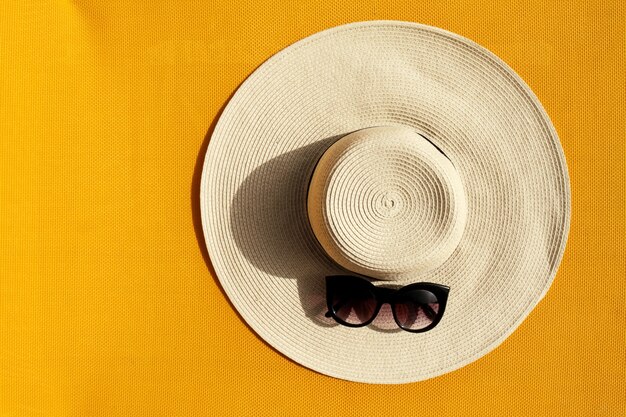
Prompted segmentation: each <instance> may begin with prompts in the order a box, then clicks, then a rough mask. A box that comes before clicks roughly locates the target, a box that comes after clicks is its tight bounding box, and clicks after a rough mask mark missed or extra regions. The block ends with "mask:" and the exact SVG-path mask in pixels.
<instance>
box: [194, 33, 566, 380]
mask: <svg viewBox="0 0 626 417" xmlns="http://www.w3.org/2000/svg"><path fill="white" fill-rule="evenodd" d="M380 125H403V126H410V127H412V128H414V129H415V130H417V131H418V132H421V133H423V134H424V135H426V136H427V137H429V138H430V139H431V140H432V141H433V142H434V143H435V144H436V145H437V146H438V147H440V148H441V149H442V150H443V151H444V152H445V153H446V155H448V157H449V158H450V159H451V160H452V162H453V163H454V165H455V167H457V169H458V170H459V173H460V176H461V178H462V181H463V186H464V190H465V192H466V199H467V211H468V214H467V222H466V226H465V230H464V233H463V237H462V238H461V242H460V244H459V246H458V247H457V249H456V250H455V252H454V253H453V254H452V256H451V257H450V258H449V259H448V260H447V261H446V262H445V263H444V264H443V265H442V266H440V267H439V268H437V269H436V270H434V271H432V272H430V273H428V274H427V275H425V276H420V277H416V278H415V280H414V281H429V282H437V283H441V284H444V285H447V286H449V287H450V288H451V289H450V297H449V300H448V306H447V310H446V315H445V317H444V318H443V320H442V321H441V323H440V324H439V325H438V326H437V327H436V328H435V329H433V330H431V331H429V332H427V333H423V334H412V333H408V332H403V331H400V330H390V329H381V328H379V327H377V325H376V321H374V323H373V324H372V325H370V326H368V327H364V328H358V329H354V328H348V327H344V326H340V325H337V323H335V322H333V321H332V320H331V319H328V318H326V317H325V316H324V313H325V312H326V305H325V287H324V277H325V276H326V275H331V274H338V273H345V271H344V270H342V269H341V268H340V267H339V266H337V265H336V264H334V263H333V262H332V261H331V260H330V259H329V258H328V257H327V256H326V255H325V254H324V252H323V251H322V249H321V248H320V246H319V244H318V243H317V241H316V240H315V237H314V235H313V233H312V231H311V228H310V226H309V224H308V219H307V207H306V201H307V189H308V187H307V186H308V182H309V179H310V176H311V173H312V171H313V169H314V167H315V164H316V162H317V160H318V159H319V157H320V156H321V155H322V153H323V152H324V151H325V150H326V149H327V148H328V147H329V146H330V145H331V144H332V143H333V142H334V141H335V140H336V139H337V138H339V137H341V136H343V135H345V134H347V133H350V132H352V131H355V130H358V129H362V128H366V127H371V126H380ZM200 204H201V216H202V224H203V231H204V236H205V240H206V245H207V249H208V252H209V256H210V257H211V261H212V263H213V266H214V269H215V272H216V274H217V278H218V279H219V281H220V283H221V284H222V286H223V288H224V291H225V292H226V294H227V295H228V297H229V298H230V300H231V302H232V303H233V305H234V306H235V308H236V309H237V310H238V311H239V313H240V314H241V316H242V317H243V318H244V319H245V320H246V322H247V323H248V324H249V325H250V326H251V327H252V328H253V329H254V330H255V331H256V332H257V333H258V335H259V336H260V337H262V338H263V339H264V340H266V341H267V342H268V343H269V344H270V345H272V346H273V347H275V348H276V349H277V350H279V351H280V352H282V353H283V354H285V355H286V356H288V357H290V358H292V359H293V360H294V361H296V362H298V363H300V364H302V365H304V366H306V367H308V368H311V369H313V370H316V371H318V372H321V373H324V374H327V375H331V376H334V377H338V378H342V379H347V380H352V381H360V382H368V383H403V382H412V381H419V380H423V379H427V378H430V377H434V376H437V375H441V374H443V373H446V372H449V371H451V370H454V369H457V368H459V367H461V366H463V365H465V364H468V363H470V362H472V361H474V360H476V359H478V358H479V357H481V356H483V355H484V354H486V353H488V352H489V351H491V350H492V349H493V348H495V347H496V346H497V345H498V344H500V343H501V342H502V341H503V340H504V339H505V338H506V337H508V335H510V334H511V333H512V332H513V331H514V330H515V329H516V328H517V326H518V325H519V324H520V323H521V322H522V321H523V320H524V318H525V317H526V316H527V315H528V314H529V313H530V312H531V310H532V309H533V308H534V307H535V305H536V304H537V303H538V302H539V301H540V300H541V298H542V297H543V296H544V295H545V293H546V291H547V290H548V288H549V287H550V284H551V283H552V280H553V278H554V276H555V274H556V271H557V268H558V265H559V263H560V261H561V258H562V255H563V252H564V248H565V243H566V239H567V234H568V230H569V219H570V205H571V203H570V188H569V178H568V173H567V166H566V163H565V158H564V155H563V151H562V149H561V146H560V143H559V140H558V137H557V134H556V132H555V130H554V127H553V126H552V124H551V122H550V120H549V118H548V116H547V115H546V113H545V111H544V110H543V108H542V106H541V104H540V103H539V101H538V100H537V98H536V97H535V95H534V94H533V93H532V92H531V91H530V89H529V88H528V86H526V84H525V83H524V82H523V81H522V80H521V79H520V78H519V76H517V75H516V74H515V72H514V71H513V70H512V69H511V68H509V67H508V66H507V65H506V64H505V63H503V62H502V61H501V60H500V59H498V58H497V57H496V56H495V55H493V54H492V53H490V52H489V51H487V50H486V49H484V48H482V47H480V46H479V45H477V44H475V43H474V42H472V41H469V40H468V39H465V38H463V37H461V36H458V35H455V34H452V33H450V32H447V31H444V30H441V29H437V28H433V27H429V26H425V25H420V24H415V23H408V22H397V21H371V22H360V23H353V24H349V25H344V26H339V27H336V28H332V29H329V30H326V31H323V32H320V33H317V34H315V35H313V36H310V37H308V38H306V39H303V40H301V41H299V42H297V43H295V44H293V45H291V46H289V47H288V48H286V49H284V50H282V51H281V52H279V53H278V54H276V55H274V56H273V57H272V58H270V59H269V60H268V61H266V62H265V63H264V64H263V65H261V66H260V67H259V68H258V69H257V70H256V71H255V72H254V73H253V74H252V75H251V76H250V77H249V78H248V79H247V80H246V81H245V82H244V83H243V84H242V85H241V87H240V88H239V89H238V90H237V92H236V93H235V95H234V96H233V97H232V99H231V100H230V102H229V103H228V105H227V106H226V108H225V109H224V111H223V113H222V115H221V117H220V119H219V121H218V123H217V125H216V127H215V130H214V132H213V134H212V136H211V140H210V142H209V145H208V148H207V153H206V158H205V161H204V167H203V172H202V179H201V190H200Z"/></svg>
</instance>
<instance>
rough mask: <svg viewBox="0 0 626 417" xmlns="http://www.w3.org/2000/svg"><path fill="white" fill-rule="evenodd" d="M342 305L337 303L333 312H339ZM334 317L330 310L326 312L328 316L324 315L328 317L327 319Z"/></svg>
mask: <svg viewBox="0 0 626 417" xmlns="http://www.w3.org/2000/svg"><path fill="white" fill-rule="evenodd" d="M342 305H343V303H337V304H335V305H333V310H335V311H337V310H338V309H340V308H341V306H342ZM332 315H333V313H332V311H330V310H328V311H327V312H326V314H324V316H326V317H332Z"/></svg>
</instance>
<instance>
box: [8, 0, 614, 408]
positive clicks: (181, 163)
mask: <svg viewBox="0 0 626 417" xmlns="http://www.w3.org/2000/svg"><path fill="white" fill-rule="evenodd" d="M142 3H144V4H142ZM370 19H398V20H409V21H416V22H420V23H425V24H430V25H434V26H439V27H442V28H444V29H447V30H450V31H453V32H456V33H459V34H461V35H463V36H466V37H468V38H470V39H472V40H474V41H476V42H478V43H479V44H481V45H483V46H485V47H487V48H488V49H490V50H492V51H493V52H495V53H496V54H497V55H499V56H500V57H501V58H502V59H504V61H506V62H507V63H508V64H509V65H511V66H512V68H513V69H514V70H516V71H517V72H518V73H519V74H520V75H521V76H522V78H523V79H524V80H525V81H526V82H527V83H528V84H529V86H530V87H531V88H532V89H533V90H534V91H535V93H536V94H537V96H538V97H539V99H540V101H541V102H542V104H543V106H544V107H545V109H546V111H547V112H548V114H549V115H550V117H551V119H552V121H553V123H554V125H555V127H556V129H557V131H558V132H559V135H560V138H561V142H562V144H563V148H564V151H565V155H566V157H567V160H568V165H569V171H570V176H571V185H572V199H573V201H572V204H573V205H572V224H571V231H570V237H569V242H568V247H567V249H566V251H565V256H564V259H563V262H562V264H561V268H560V270H559V273H558V274H557V277H556V279H555V281H554V284H553V286H552V288H551V290H550V291H549V292H548V294H547V296H546V298H545V299H544V300H543V301H542V302H541V303H540V304H539V305H538V307H537V308H536V309H535V310H534V311H533V312H532V313H531V315H530V316H529V318H528V319H527V320H526V321H525V322H524V323H523V324H522V325H521V326H520V328H519V329H518V330H517V331H516V332H515V333H514V334H513V335H512V336H511V337H510V338H509V339H507V340H506V341H505V342H504V343H503V344H502V345H501V346H500V347H498V348H497V349H496V350H495V351H493V352H492V353H490V354H488V355H487V356H485V357H483V358H482V359H480V360H478V361H477V362H474V363H472V364H471V365H469V366H467V367H465V368H462V369H461V370H458V371H455V372H453V373H450V374H447V375H444V376H442V377H438V378H435V379H432V380H429V381H426V382H421V383H415V384H408V385H399V386H378V385H364V384H357V383H350V382H346V381H341V380H337V379H332V378H329V377H326V376H323V375H319V374H316V373H314V372H312V371H309V370H307V369H305V368H303V367H301V366H299V365H297V364H295V363H293V362H291V361H290V360H288V359H286V358H284V357H283V356H281V355H280V354H278V353H276V352H275V351H274V350H272V349H271V348H270V347H268V346H267V345H266V344H265V343H264V342H263V341H261V340H260V339H259V338H257V337H256V336H255V335H254V334H253V333H252V332H251V331H250V330H249V329H248V328H247V327H246V325H245V324H244V323H243V322H242V321H241V320H240V318H239V317H238V316H237V314H236V313H235V312H234V310H233V309H232V307H231V306H230V305H229V303H228V301H227V299H226V298H225V297H224V295H223V293H222V292H221V290H220V287H219V285H218V284H217V282H216V280H215V279H214V278H213V277H212V272H211V268H210V266H208V265H209V263H208V256H207V254H206V251H205V249H204V246H203V244H202V243H201V242H202V237H201V227H200V220H199V207H198V193H197V191H198V185H199V175H200V168H201V163H202V160H203V155H204V150H205V148H206V144H207V140H208V139H207V137H208V136H207V134H210V132H211V131H212V128H213V126H214V121H215V120H216V118H217V116H218V114H219V111H220V108H222V107H223V105H224V104H225V103H226V101H227V99H228V97H229V96H230V95H231V94H232V92H233V91H234V90H235V89H236V87H237V86H238V85H239V83H241V82H242V81H243V80H244V79H245V77H246V76H247V75H248V74H250V73H251V72H252V71H253V70H254V68H256V67H257V66H258V65H259V64H260V63H261V62H263V60H265V59H267V58H268V57H269V56H271V55H272V54H273V53H275V52H277V51H278V50H280V49H282V48H283V47H285V46H287V45H289V44H290V43H292V42H294V41H296V40H298V39H300V38H303V37H305V36H307V35H310V34H312V33H315V32H317V31H320V30H322V29H326V28H328V27H331V26H335V25H338V24H342V23H347V22H351V21H357V20H370ZM625 26H626V19H625V7H624V5H623V2H621V1H618V0H610V1H600V0H593V1H578V2H574V1H545V0H533V1H514V2H504V1H502V2H500V1H495V0H493V1H487V2H485V1H478V0H458V1H451V2H438V1H437V2H416V1H404V0H403V1H392V0H375V1H371V0H369V1H368V0H360V1H353V0H348V1H324V2H305V1H273V2H270V1H258V2H248V1H242V0H233V1H228V2H227V1H222V2H219V3H217V2H212V1H196V2H174V1H169V2H165V1H164V2H157V1H150V2H149V1H146V2H138V1H137V2H107V3H105V2H95V1H69V0H66V1H63V0H56V1H35V0H28V1H18V0H15V1H11V0H9V1H2V2H0V138H1V141H0V279H1V286H0V323H1V327H0V330H1V333H0V364H1V368H0V369H1V370H0V378H1V382H0V384H1V385H0V387H1V391H0V394H1V395H0V415H2V416H31V415H33V416H35V415H46V416H48V415H49V416H135V415H149V416H160V415H168V416H196V415H197V416H199V415H217V416H229V415H232V416H245V415H254V416H259V415H277V416H304V415H311V416H333V415H338V416H339V415H341V416H353V415H354V416H365V415H381V414H386V415H485V416H489V415H492V416H502V415H507V416H528V415H533V416H544V415H545V416H554V415H567V416H591V415H594V416H595V415H598V416H620V417H621V416H624V414H625V410H626V333H625V329H626V291H625V290H626V278H625V274H626V271H625V269H626V268H625V256H624V255H625V251H624V249H625V247H624V234H625V230H624V223H625V212H624V203H625V192H624V163H625V155H624V137H625V125H626V124H625V121H626V120H625V116H626V111H625V108H626V92H625V91H626V83H625V74H626V57H625V49H626V48H625V42H626V39H625V33H624V32H625Z"/></svg>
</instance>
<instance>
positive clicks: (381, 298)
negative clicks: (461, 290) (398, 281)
mask: <svg viewBox="0 0 626 417" xmlns="http://www.w3.org/2000/svg"><path fill="white" fill-rule="evenodd" d="M348 280H351V281H352V282H354V283H356V285H362V286H366V287H367V289H368V290H370V291H371V292H372V294H373V295H374V297H375V298H376V304H377V305H376V308H375V309H374V313H373V314H372V317H371V318H370V319H368V320H367V321H365V322H363V323H359V324H353V323H348V322H346V321H344V320H342V319H341V318H339V317H338V316H337V314H336V311H335V306H333V302H332V298H333V297H332V295H333V291H332V289H333V288H335V287H336V286H338V285H345V284H346V283H347V282H348ZM416 289H419V290H426V291H430V292H431V293H433V294H434V295H435V296H436V297H437V301H439V310H438V311H437V313H436V316H435V318H434V319H433V322H432V323H431V324H429V325H428V326H426V327H423V328H421V329H406V328H404V327H402V325H401V324H400V322H399V321H398V318H397V316H396V301H395V300H396V298H397V297H398V296H399V295H402V294H403V293H405V292H408V291H413V290H416ZM449 292H450V287H448V286H445V285H441V284H435V283H432V282H416V283H413V284H409V285H406V286H404V287H401V288H386V287H377V286H375V285H374V284H372V283H371V282H370V281H368V280H366V279H364V278H361V277H357V276H354V275H329V276H327V277H326V305H327V307H328V312H327V313H326V317H332V318H333V320H335V321H336V322H337V323H339V324H341V325H343V326H348V327H364V326H367V325H368V324H370V323H371V322H373V321H374V319H375V318H376V316H378V313H379V312H380V309H381V307H382V306H383V304H389V305H390V306H391V312H392V314H393V319H394V321H395V322H396V324H397V325H398V327H399V328H401V329H402V330H404V331H407V332H411V333H423V332H427V331H429V330H431V329H432V328H434V327H435V326H437V324H439V322H440V321H441V318H442V317H443V313H444V311H445V309H446V304H447V301H448V294H449Z"/></svg>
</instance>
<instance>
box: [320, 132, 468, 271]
mask: <svg viewBox="0 0 626 417" xmlns="http://www.w3.org/2000/svg"><path fill="white" fill-rule="evenodd" d="M308 215H309V221H310V224H311V228H312V229H313V232H314V234H315V236H316V238H317V240H318V241H319V243H320V244H321V246H322V247H323V249H324V250H325V252H326V253H327V254H328V255H329V256H330V257H331V258H332V259H333V260H334V261H335V262H336V263H338V264H339V265H341V266H342V267H344V268H346V269H348V270H350V271H352V272H355V273H359V274H362V275H366V276H370V277H373V278H377V279H381V280H404V279H410V278H415V277H418V276H419V275H422V274H425V273H427V272H429V271H432V270H433V269H435V268H437V267H439V266H441V265H442V264H443V263H444V262H445V261H446V260H447V259H448V258H449V257H450V256H451V255H452V253H453V252H454V250H455V249H456V247H457V246H458V243H459V241H460V240H461V236H462V233H463V229H464V227H465V222H466V217H467V204H466V199H465V194H464V191H463V186H462V181H461V178H460V176H459V174H458V172H457V170H456V169H455V167H454V165H453V163H452V162H451V161H450V160H449V159H448V158H447V157H446V155H445V154H444V153H443V152H442V151H441V150H440V149H439V148H437V147H436V146H435V145H434V144H433V143H432V142H430V141H429V140H428V139H427V138H426V137H425V136H423V135H420V134H418V133H417V132H416V131H415V130H413V129H411V128H408V127H403V126H378V127H371V128H367V129H362V130H359V131H356V132H353V133H350V134H348V135H346V136H344V137H342V138H341V139H339V140H338V141H337V142H335V143H334V144H333V145H331V146H330V147H329V148H328V149H327V150H326V152H325V153H324V154H323V156H322V157H321V159H320V160H319V162H318V164H317V166H316V168H315V171H314V173H313V176H312V178H311V183H310V186H309V193H308Z"/></svg>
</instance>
